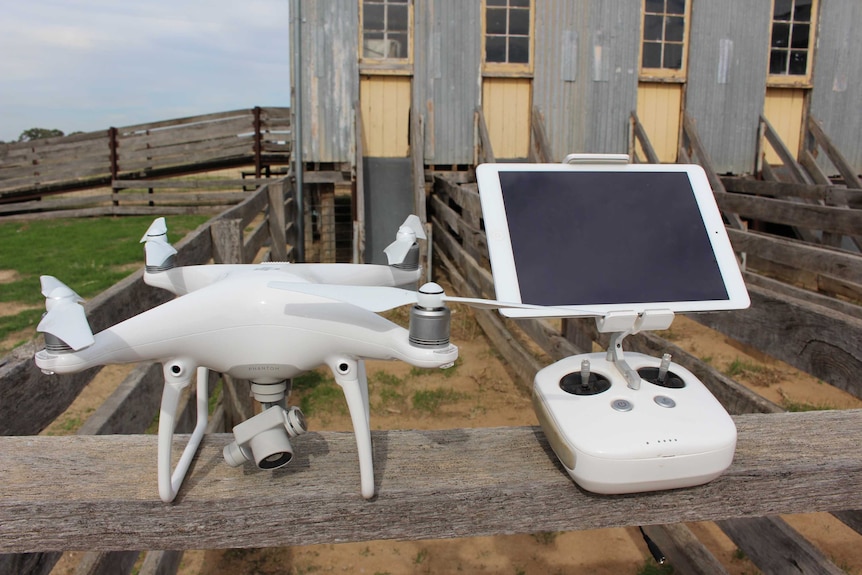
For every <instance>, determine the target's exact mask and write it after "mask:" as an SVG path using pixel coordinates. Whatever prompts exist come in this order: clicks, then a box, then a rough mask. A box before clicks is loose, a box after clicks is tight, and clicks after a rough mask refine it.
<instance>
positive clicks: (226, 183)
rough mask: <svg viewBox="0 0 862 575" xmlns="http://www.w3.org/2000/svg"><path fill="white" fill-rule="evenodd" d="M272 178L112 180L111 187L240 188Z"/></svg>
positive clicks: (257, 184)
mask: <svg viewBox="0 0 862 575" xmlns="http://www.w3.org/2000/svg"><path fill="white" fill-rule="evenodd" d="M270 181H272V180H269V179H267V178H244V179H238V178H234V179H218V180H211V179H205V178H202V179H196V180H114V181H113V182H112V183H111V187H112V188H113V189H115V190H128V189H153V190H158V189H162V188H171V189H182V188H204V189H207V190H215V189H218V188H242V187H246V186H262V185H264V184H266V183H268V182H270Z"/></svg>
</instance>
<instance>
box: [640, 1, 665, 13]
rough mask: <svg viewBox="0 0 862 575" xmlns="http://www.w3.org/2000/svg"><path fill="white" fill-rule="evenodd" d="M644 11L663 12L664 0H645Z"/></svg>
mask: <svg viewBox="0 0 862 575" xmlns="http://www.w3.org/2000/svg"><path fill="white" fill-rule="evenodd" d="M645 11H646V12H647V13H650V12H652V13H653V14H663V13H664V0H646V8H645Z"/></svg>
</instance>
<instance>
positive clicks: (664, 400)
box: [653, 395, 676, 408]
mask: <svg viewBox="0 0 862 575" xmlns="http://www.w3.org/2000/svg"><path fill="white" fill-rule="evenodd" d="M653 401H655V402H656V403H657V404H658V405H659V406H660V407H668V408H670V407H676V402H675V401H674V400H673V399H671V398H670V397H668V396H666V395H657V396H655V397H654V398H653Z"/></svg>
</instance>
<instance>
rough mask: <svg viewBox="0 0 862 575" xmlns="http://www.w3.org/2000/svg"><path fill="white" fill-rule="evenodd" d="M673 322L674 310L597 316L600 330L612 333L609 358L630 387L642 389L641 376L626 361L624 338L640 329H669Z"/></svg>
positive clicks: (622, 312)
mask: <svg viewBox="0 0 862 575" xmlns="http://www.w3.org/2000/svg"><path fill="white" fill-rule="evenodd" d="M671 323H673V312H672V311H670V310H646V311H643V312H640V313H637V312H634V311H612V312H608V313H607V314H605V315H603V316H601V317H597V318H596V328H597V329H598V330H599V332H600V333H610V334H611V341H610V343H609V344H608V355H607V360H608V361H609V362H610V363H612V364H614V366H616V368H617V370H619V372H620V374H621V375H622V376H623V378H625V380H626V384H627V385H628V387H629V388H630V389H633V390H638V389H640V386H641V377H640V375H638V372H637V371H635V370H634V369H632V367H631V366H630V365H629V364H628V363H627V362H626V358H625V354H624V353H623V339H625V338H626V336H629V335H631V334H634V333H638V332H639V331H653V330H662V329H667V328H669V327H670V324H671Z"/></svg>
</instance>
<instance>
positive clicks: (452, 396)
mask: <svg viewBox="0 0 862 575" xmlns="http://www.w3.org/2000/svg"><path fill="white" fill-rule="evenodd" d="M464 397H465V396H464V394H463V393H459V392H457V391H455V390H454V389H450V388H441V389H427V390H420V391H417V392H415V393H414V394H413V409H415V410H417V411H424V412H425V413H428V414H432V415H433V414H434V413H436V412H437V410H438V409H440V407H441V406H443V405H444V404H447V403H455V402H456V401H459V400H461V399H463V398H464Z"/></svg>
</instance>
